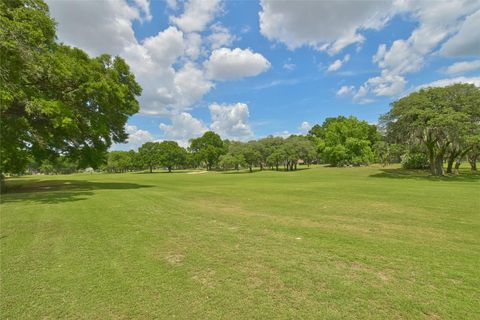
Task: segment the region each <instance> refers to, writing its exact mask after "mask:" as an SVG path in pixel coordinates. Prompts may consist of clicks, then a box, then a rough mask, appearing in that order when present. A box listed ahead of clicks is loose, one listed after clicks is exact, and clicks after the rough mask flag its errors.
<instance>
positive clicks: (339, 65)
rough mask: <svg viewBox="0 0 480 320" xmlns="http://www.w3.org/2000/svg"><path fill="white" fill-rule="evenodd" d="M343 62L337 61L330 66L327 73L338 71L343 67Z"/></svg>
mask: <svg viewBox="0 0 480 320" xmlns="http://www.w3.org/2000/svg"><path fill="white" fill-rule="evenodd" d="M342 64H343V62H342V60H339V59H337V60H335V61H334V62H333V63H332V64H331V65H329V66H328V69H327V71H335V70H338V69H340V68H341V67H342Z"/></svg>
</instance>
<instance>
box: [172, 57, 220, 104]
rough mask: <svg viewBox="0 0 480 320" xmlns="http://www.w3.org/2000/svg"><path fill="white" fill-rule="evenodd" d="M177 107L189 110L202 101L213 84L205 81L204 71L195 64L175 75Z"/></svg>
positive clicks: (189, 64)
mask: <svg viewBox="0 0 480 320" xmlns="http://www.w3.org/2000/svg"><path fill="white" fill-rule="evenodd" d="M174 83H175V93H176V94H175V96H176V97H177V99H176V106H177V107H183V108H187V107H190V106H191V105H192V104H193V103H195V102H196V101H198V100H200V99H201V98H202V97H203V96H204V95H205V94H206V93H207V92H208V91H210V89H211V88H212V87H213V83H212V82H210V81H208V80H207V79H205V76H204V74H203V71H202V70H200V69H198V68H197V66H195V65H194V64H193V63H187V64H185V65H184V66H183V68H182V69H180V70H179V71H178V72H177V73H176V74H175V79H174Z"/></svg>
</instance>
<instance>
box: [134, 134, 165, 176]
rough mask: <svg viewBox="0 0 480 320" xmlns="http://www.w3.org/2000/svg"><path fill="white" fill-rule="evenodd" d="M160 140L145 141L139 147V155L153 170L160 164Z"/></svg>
mask: <svg viewBox="0 0 480 320" xmlns="http://www.w3.org/2000/svg"><path fill="white" fill-rule="evenodd" d="M159 145H160V144H159V143H158V142H145V143H144V144H143V145H142V146H141V147H140V148H138V156H139V159H140V161H141V163H142V164H143V166H145V167H147V168H148V169H149V170H150V173H152V172H153V168H154V167H156V166H159V165H160V158H161V155H160V148H159Z"/></svg>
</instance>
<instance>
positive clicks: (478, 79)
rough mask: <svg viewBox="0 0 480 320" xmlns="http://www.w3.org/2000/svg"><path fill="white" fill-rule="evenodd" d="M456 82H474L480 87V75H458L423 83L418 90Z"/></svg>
mask: <svg viewBox="0 0 480 320" xmlns="http://www.w3.org/2000/svg"><path fill="white" fill-rule="evenodd" d="M456 83H470V84H474V85H475V86H477V87H480V77H456V78H450V79H441V80H437V81H433V82H430V83H426V84H422V85H420V86H418V87H417V88H416V90H420V89H423V88H428V87H446V86H449V85H452V84H456Z"/></svg>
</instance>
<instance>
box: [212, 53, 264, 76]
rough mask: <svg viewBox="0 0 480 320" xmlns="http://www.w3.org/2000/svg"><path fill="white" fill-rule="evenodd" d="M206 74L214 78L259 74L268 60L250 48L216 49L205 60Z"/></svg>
mask: <svg viewBox="0 0 480 320" xmlns="http://www.w3.org/2000/svg"><path fill="white" fill-rule="evenodd" d="M204 65H205V68H206V71H207V76H208V77H209V78H211V79H214V80H234V79H240V78H244V77H252V76H256V75H259V74H260V73H262V72H264V71H266V70H267V69H268V68H270V62H269V61H268V60H267V59H265V57H264V56H262V55H261V54H259V53H255V52H252V51H251V50H250V49H240V48H235V49H233V50H231V49H228V48H220V49H216V50H214V51H213V52H212V54H211V55H210V58H209V59H208V61H206V62H205V64H204Z"/></svg>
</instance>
